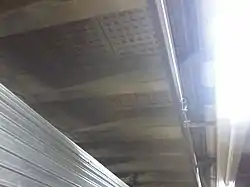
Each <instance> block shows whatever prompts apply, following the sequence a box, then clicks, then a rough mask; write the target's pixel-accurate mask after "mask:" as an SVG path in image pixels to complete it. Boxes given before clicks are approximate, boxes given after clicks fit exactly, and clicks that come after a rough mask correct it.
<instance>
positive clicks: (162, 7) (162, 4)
mask: <svg viewBox="0 0 250 187" xmlns="http://www.w3.org/2000/svg"><path fill="white" fill-rule="evenodd" d="M155 3H156V6H157V10H158V14H159V18H160V23H161V28H162V32H163V37H164V44H165V46H166V50H167V54H168V60H169V66H170V69H171V73H172V79H173V82H174V86H175V92H176V94H177V96H178V99H179V102H180V103H177V104H178V105H183V101H184V99H183V92H182V87H181V80H180V75H179V70H178V65H177V59H176V55H175V49H174V44H173V38H172V32H171V25H170V20H169V17H168V10H167V5H166V1H165V0H155ZM180 110H181V112H182V113H183V114H184V115H183V119H182V120H183V121H184V123H183V125H185V123H186V120H187V119H185V118H186V115H185V113H186V111H185V108H183V107H182V108H181V109H180ZM184 130H186V137H187V139H188V141H189V143H190V156H191V158H192V162H193V164H194V173H195V177H196V181H197V185H198V187H202V183H201V178H200V173H199V168H198V167H197V166H198V164H197V159H196V155H195V152H194V148H193V141H192V137H191V135H190V132H189V129H188V127H184Z"/></svg>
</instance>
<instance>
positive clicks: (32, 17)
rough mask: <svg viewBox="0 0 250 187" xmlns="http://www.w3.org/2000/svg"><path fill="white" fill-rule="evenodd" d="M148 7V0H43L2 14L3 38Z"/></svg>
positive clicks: (0, 23)
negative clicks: (102, 15)
mask: <svg viewBox="0 0 250 187" xmlns="http://www.w3.org/2000/svg"><path fill="white" fill-rule="evenodd" d="M145 7H146V0H136V1H134V0H126V1H124V0H105V1H100V0H66V1H61V0H52V1H48V0H43V1H40V2H37V3H33V4H31V5H28V6H25V7H22V8H19V9H16V10H12V11H10V12H8V13H5V14H3V15H1V16H0V37H4V36H7V35H11V34H17V33H22V32H26V31H29V30H35V29H41V28H43V27H48V26H52V25H58V24H62V23H66V22H71V21H77V20H81V19H86V18H89V17H93V16H97V15H101V14H108V13H113V12H118V11H124V10H130V9H136V8H145ZM20 23H21V24H20Z"/></svg>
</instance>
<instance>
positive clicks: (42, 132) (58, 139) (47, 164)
mask: <svg viewBox="0 0 250 187" xmlns="http://www.w3.org/2000/svg"><path fill="white" fill-rule="evenodd" d="M0 111H1V113H0V137H1V141H0V185H3V186H26V187H29V186H51V187H52V186H53V187H59V186H60V187H62V186H72V187H73V186H86V187H92V186H124V187H125V186H127V185H126V184H125V183H123V182H122V181H121V180H120V179H118V178H117V177H116V176H115V175H113V174H112V173H111V172H110V171H108V170H107V169H106V168H105V167H103V166H102V165H101V164H100V163H98V162H97V161H96V160H95V159H94V158H92V157H91V156H90V155H89V154H87V153H86V152H84V151H83V150H82V149H81V148H79V147H78V146H77V145H76V144H74V143H73V142H72V141H71V140H69V139H68V138H67V137H66V136H64V135H63V134H62V133H60V132H59V131H58V130H57V129H55V128H54V127H53V126H52V125H51V124H50V123H49V122H47V121H46V120H45V119H43V118H42V117H41V116H40V115H38V114H37V113H36V112H35V111H34V110H32V109H31V108H29V107H28V106H27V105H26V104H25V103H23V102H22V101H21V100H19V99H18V98H17V97H16V96H15V95H14V94H12V93H11V92H10V91H8V90H7V89H6V88H5V87H4V86H2V85H0Z"/></svg>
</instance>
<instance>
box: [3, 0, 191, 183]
mask: <svg viewBox="0 0 250 187" xmlns="http://www.w3.org/2000/svg"><path fill="white" fill-rule="evenodd" d="M15 2H16V1H13V4H11V3H10V4H9V3H7V1H6V3H5V4H6V6H5V8H2V9H0V12H2V15H0V28H1V29H0V35H1V36H2V37H1V39H0V67H1V68H0V80H1V82H2V83H3V84H4V85H5V86H7V87H8V88H9V89H10V90H12V91H13V92H14V93H16V94H17V95H19V96H20V97H21V98H22V99H24V100H25V101H26V102H27V103H28V104H30V105H31V106H32V107H33V108H35V109H36V110H37V111H38V112H39V113H40V114H42V115H43V116H44V117H45V118H46V119H48V120H49V121H50V122H52V124H53V125H55V126H56V127H57V128H59V129H60V130H61V131H62V132H64V133H65V134H66V135H67V136H69V137H70V138H72V139H73V140H74V141H75V142H76V143H77V144H79V145H80V146H81V147H82V148H83V149H84V150H86V151H87V152H89V153H90V154H91V155H92V156H94V157H95V158H97V160H99V161H100V162H101V163H103V164H104V165H105V166H106V167H107V168H108V169H110V170H111V171H112V172H114V173H115V174H116V175H117V176H119V177H120V178H121V179H123V180H124V181H125V182H127V183H128V184H130V185H131V186H141V187H151V186H154V187H161V186H173V187H182V186H183V187H184V186H185V187H188V186H195V185H196V184H195V181H194V176H193V170H192V165H191V162H190V158H189V156H188V148H187V143H186V140H185V138H184V136H183V134H182V129H181V122H180V120H179V118H178V113H177V112H176V109H175V106H174V102H173V97H172V93H173V90H172V89H173V88H172V82H171V78H170V77H171V76H170V75H169V69H168V66H167V61H166V56H165V54H164V50H163V44H162V39H161V31H160V29H159V20H158V17H157V14H156V12H155V9H154V7H153V6H151V3H149V4H148V3H147V1H143V0H140V1H132V0H129V1H124V0H119V1H114V0H113V1H112V0H109V1H105V5H104V4H103V2H104V1H97V0H92V1H80V0H75V1H59V0H54V1H39V2H32V3H31V4H30V2H28V1H20V2H19V1H18V3H15ZM169 2H170V4H172V5H171V6H173V8H176V9H178V8H177V7H182V6H178V5H182V3H183V2H182V1H181V0H179V1H178V2H177V1H169ZM84 5H86V6H84ZM179 9H180V8H179ZM10 10H11V11H10ZM72 12H74V14H73V13H72ZM21 15H22V16H21ZM62 15H63V16H62ZM171 15H173V14H171ZM182 17H183V16H182V15H179V17H178V16H177V15H173V19H176V21H175V22H176V25H175V29H177V28H179V29H184V26H183V24H182V22H183V20H182V19H181V18H182ZM178 18H179V21H178ZM20 23H22V24H20ZM2 26H3V27H2ZM177 30H178V29H177ZM176 32H177V31H176ZM178 32H179V31H178ZM179 35H181V34H180V33H179ZM183 37H184V36H183ZM183 37H176V38H178V39H177V40H175V42H176V43H177V44H178V45H179V46H182V47H179V49H178V56H179V57H181V58H183V59H184V58H185V55H187V54H188V50H191V49H190V48H191V47H190V48H187V47H188V46H190V45H188V44H187V43H188V42H187V40H188V37H186V39H184V38H183ZM184 44H185V45H184ZM183 46H184V47H183ZM187 49H188V50H187Z"/></svg>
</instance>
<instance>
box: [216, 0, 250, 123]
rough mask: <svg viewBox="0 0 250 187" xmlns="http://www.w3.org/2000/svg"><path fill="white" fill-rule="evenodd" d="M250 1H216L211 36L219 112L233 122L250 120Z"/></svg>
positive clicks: (219, 115) (221, 116)
mask: <svg viewBox="0 0 250 187" xmlns="http://www.w3.org/2000/svg"><path fill="white" fill-rule="evenodd" d="M249 18H250V1H248V0H237V1H236V0H218V1H215V15H214V18H213V22H212V37H213V39H212V40H213V46H214V55H215V63H214V65H215V75H216V102H217V115H218V118H220V119H229V120H230V122H231V124H234V123H240V122H246V121H248V120H249V117H250V115H249V108H248V106H249V103H250V100H249V99H248V97H249V95H250V84H249V80H250V73H249V68H250V55H249V53H250V51H249V43H250V22H249V20H248V19H249Z"/></svg>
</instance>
